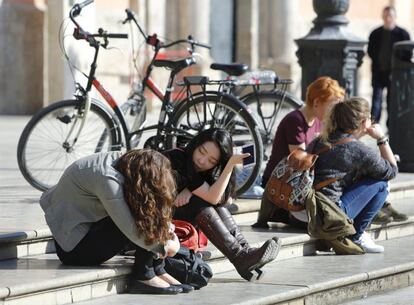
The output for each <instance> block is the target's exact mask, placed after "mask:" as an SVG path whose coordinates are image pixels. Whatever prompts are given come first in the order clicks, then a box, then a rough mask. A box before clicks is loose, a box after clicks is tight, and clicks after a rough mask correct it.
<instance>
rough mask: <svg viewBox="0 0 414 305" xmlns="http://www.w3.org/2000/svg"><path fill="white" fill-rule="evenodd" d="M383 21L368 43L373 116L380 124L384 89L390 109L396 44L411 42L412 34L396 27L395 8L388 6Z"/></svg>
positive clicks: (383, 12)
mask: <svg viewBox="0 0 414 305" xmlns="http://www.w3.org/2000/svg"><path fill="white" fill-rule="evenodd" d="M382 20H383V22H384V24H383V25H382V26H380V27H379V28H376V29H375V30H374V31H372V32H371V34H370V35H369V41H368V55H369V57H370V58H371V59H372V66H371V70H372V105H371V116H372V118H373V119H374V120H375V122H378V123H379V121H380V119H381V111H382V93H383V90H384V88H386V89H387V111H388V113H389V109H390V87H391V82H390V76H391V58H392V48H393V46H394V44H395V43H396V42H399V41H403V40H410V34H408V32H407V31H406V30H404V29H403V28H400V27H399V26H397V25H396V11H395V8H394V7H393V6H386V7H385V8H384V9H383V10H382ZM387 126H388V118H387Z"/></svg>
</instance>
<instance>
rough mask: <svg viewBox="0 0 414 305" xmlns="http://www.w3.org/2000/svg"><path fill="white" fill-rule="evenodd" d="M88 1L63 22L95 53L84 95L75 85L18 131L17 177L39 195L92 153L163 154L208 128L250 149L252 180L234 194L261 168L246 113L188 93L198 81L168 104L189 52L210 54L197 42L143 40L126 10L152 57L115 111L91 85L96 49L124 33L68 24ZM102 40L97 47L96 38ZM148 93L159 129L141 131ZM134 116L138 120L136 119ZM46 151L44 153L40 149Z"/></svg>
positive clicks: (218, 97)
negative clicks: (138, 150)
mask: <svg viewBox="0 0 414 305" xmlns="http://www.w3.org/2000/svg"><path fill="white" fill-rule="evenodd" d="M92 2H93V0H87V1H85V2H83V3H81V4H75V5H74V6H73V7H72V9H71V10H70V13H69V17H70V20H71V21H72V22H73V23H74V25H75V30H74V34H73V36H74V38H75V39H77V40H86V41H87V42H88V43H89V46H90V47H92V48H94V50H95V53H94V56H93V61H92V63H91V66H90V70H89V73H88V74H84V75H85V76H86V77H87V79H88V82H87V85H86V88H83V87H82V86H81V85H80V84H79V83H78V84H77V90H76V92H75V98H74V99H71V100H66V101H59V102H56V103H54V104H51V105H49V106H47V107H45V108H44V109H42V110H41V111H39V112H38V113H36V114H35V115H34V116H33V118H32V119H31V120H30V121H29V123H28V124H27V125H26V127H25V128H24V130H23V132H22V135H21V137H20V139H19V144H18V149H17V158H18V164H19V168H20V171H21V172H22V174H23V176H24V177H25V179H26V180H27V181H28V182H29V183H30V184H31V185H32V186H34V187H35V188H37V189H39V190H41V191H44V190H46V189H48V188H50V187H52V186H53V185H55V184H56V183H57V181H58V179H59V178H60V176H61V174H62V173H63V171H64V170H65V168H66V167H67V166H68V165H70V164H71V163H72V162H73V161H74V160H76V159H79V158H80V157H82V156H85V155H89V154H91V153H96V152H101V151H107V150H120V149H127V150H128V149H131V148H133V147H137V146H138V145H142V144H143V147H150V148H153V149H157V150H163V149H169V148H173V147H175V146H179V145H183V144H184V143H186V142H188V141H189V139H191V138H192V137H193V136H194V135H195V134H196V133H198V132H199V131H201V130H203V129H206V128H210V127H224V128H227V129H228V130H229V131H230V132H231V134H232V136H233V139H234V143H235V144H236V145H237V146H242V145H244V144H246V143H247V142H253V143H254V144H255V153H256V155H257V156H259V159H258V162H257V164H256V165H255V166H254V167H253V169H252V171H251V175H249V176H248V177H246V178H245V179H244V181H243V183H242V184H240V185H239V186H238V190H237V194H240V193H242V192H244V191H245V190H246V189H247V188H248V187H249V186H250V184H251V183H253V182H254V179H255V178H256V176H257V173H258V170H259V169H260V166H261V159H262V153H263V150H262V145H261V140H260V132H259V129H258V126H257V124H256V122H255V121H254V119H253V118H252V117H251V115H250V114H249V112H248V110H247V108H246V107H245V105H244V104H242V103H241V102H240V101H239V100H237V99H235V98H234V97H232V96H230V95H228V94H225V93H219V92H208V91H206V90H204V91H202V92H197V93H195V94H193V93H192V90H191V88H192V87H193V86H201V87H203V86H204V84H203V78H202V77H201V78H194V77H193V78H191V77H188V78H185V82H186V83H185V86H183V87H182V90H181V92H182V94H181V95H179V96H181V97H182V98H179V99H177V100H172V99H171V91H172V87H173V84H174V79H175V76H176V74H177V73H178V72H180V71H181V70H183V69H185V68H187V67H189V66H191V65H193V64H195V63H196V59H195V57H194V54H193V52H194V48H195V47H196V46H199V47H209V46H208V45H205V44H201V43H198V42H197V41H195V40H193V39H192V38H191V37H189V38H188V39H181V40H177V41H174V42H171V43H169V44H165V43H163V42H161V41H160V40H159V39H158V38H157V35H156V34H153V35H146V34H145V33H144V32H143V30H142V29H141V27H140V26H139V24H138V22H137V21H136V19H135V17H134V15H133V13H132V12H131V11H130V10H127V18H126V19H125V20H124V23H126V22H130V21H133V22H134V23H135V24H136V25H137V27H138V29H139V31H140V32H141V34H142V35H143V36H144V38H145V41H146V43H147V44H148V45H150V46H151V47H152V48H153V49H154V55H153V57H152V59H151V61H150V63H149V64H148V67H147V69H146V74H145V77H144V78H143V80H142V86H141V87H142V92H138V93H137V94H133V96H132V99H131V103H127V104H126V106H125V107H124V108H122V109H121V108H120V107H119V106H118V104H117V103H116V101H115V100H114V99H113V98H112V96H111V95H110V93H109V92H107V91H106V90H105V89H104V87H103V86H102V85H101V84H100V83H99V81H98V80H97V79H96V78H95V72H96V68H97V66H96V62H97V58H98V53H99V49H100V47H103V48H106V47H107V46H108V38H127V35H126V34H108V33H106V32H105V31H104V30H102V29H100V30H99V31H98V34H90V33H88V32H87V31H85V30H84V29H82V27H81V26H80V25H79V24H78V23H77V22H76V21H75V18H76V17H77V16H78V15H79V14H80V12H81V10H82V8H83V7H85V6H86V5H88V4H90V3H92ZM97 38H101V39H103V42H102V41H101V40H100V39H97ZM182 43H186V44H188V45H189V46H190V56H189V57H187V58H184V59H179V60H160V59H157V58H156V57H157V54H158V52H159V51H160V50H161V49H164V48H169V47H172V46H175V45H178V44H182ZM154 67H164V68H168V69H170V70H171V72H170V77H169V80H168V85H167V88H166V92H165V94H163V93H162V92H161V90H160V89H159V88H158V86H157V85H156V84H155V82H154V81H153V80H152V78H151V72H152V70H153V68H154ZM92 86H93V87H95V88H96V89H97V91H98V92H99V93H100V94H101V96H102V97H103V99H104V100H105V101H106V102H107V104H108V105H109V107H108V106H106V105H105V104H104V103H102V102H100V101H98V100H95V99H91V98H90V97H89V92H90V91H91V89H92ZM145 89H149V90H150V91H151V92H153V93H154V94H155V96H156V97H158V99H159V100H160V101H161V102H162V104H161V110H160V114H159V118H158V123H157V124H155V125H151V126H145V114H144V113H143V111H145V110H144V109H146V100H145V98H144V95H143V90H145ZM131 111H132V113H133V114H136V118H134V119H133V121H134V122H135V123H137V124H136V126H138V128H137V129H133V130H132V129H131V128H130V126H129V124H128V122H127V121H126V119H125V115H124V113H125V114H130V113H131ZM138 114H140V115H138ZM146 131H153V132H155V135H154V136H152V137H150V138H148V139H147V140H146V141H145V142H144V143H142V142H143V141H142V139H141V136H142V134H143V132H146ZM45 146H46V147H45Z"/></svg>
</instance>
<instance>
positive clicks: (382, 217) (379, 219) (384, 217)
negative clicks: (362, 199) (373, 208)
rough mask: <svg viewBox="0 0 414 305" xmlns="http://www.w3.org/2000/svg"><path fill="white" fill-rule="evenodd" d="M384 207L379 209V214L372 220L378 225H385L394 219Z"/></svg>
mask: <svg viewBox="0 0 414 305" xmlns="http://www.w3.org/2000/svg"><path fill="white" fill-rule="evenodd" d="M383 209H384V208H382V209H381V210H379V211H378V213H377V215H375V217H374V219H373V220H372V223H374V224H377V225H385V224H387V223H390V222H392V221H393V220H394V219H393V218H392V216H391V215H388V213H385V212H384V211H383Z"/></svg>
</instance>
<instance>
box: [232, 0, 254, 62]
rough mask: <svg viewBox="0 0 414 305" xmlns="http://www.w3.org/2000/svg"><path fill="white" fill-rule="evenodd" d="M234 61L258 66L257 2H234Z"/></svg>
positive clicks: (245, 0)
mask: <svg viewBox="0 0 414 305" xmlns="http://www.w3.org/2000/svg"><path fill="white" fill-rule="evenodd" d="M235 6H236V16H235V18H236V52H235V53H236V61H237V62H242V63H245V64H248V65H249V66H250V68H251V69H257V67H258V66H259V51H258V50H259V1H258V0H244V1H235Z"/></svg>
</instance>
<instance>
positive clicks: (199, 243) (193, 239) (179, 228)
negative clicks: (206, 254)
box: [172, 219, 208, 252]
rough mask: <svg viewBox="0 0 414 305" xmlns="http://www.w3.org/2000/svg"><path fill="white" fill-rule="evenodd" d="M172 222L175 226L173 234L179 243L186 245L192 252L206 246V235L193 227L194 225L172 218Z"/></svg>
mask: <svg viewBox="0 0 414 305" xmlns="http://www.w3.org/2000/svg"><path fill="white" fill-rule="evenodd" d="M172 223H173V224H174V226H175V230H174V232H175V234H176V235H177V237H178V240H179V241H180V244H181V245H183V246H186V247H187V248H188V249H191V250H194V252H197V251H200V250H202V249H203V248H205V247H207V242H208V240H207V237H206V236H205V235H204V233H203V232H201V231H200V230H198V229H196V228H194V226H193V225H192V224H191V223H189V222H187V221H184V220H176V219H173V221H172Z"/></svg>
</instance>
